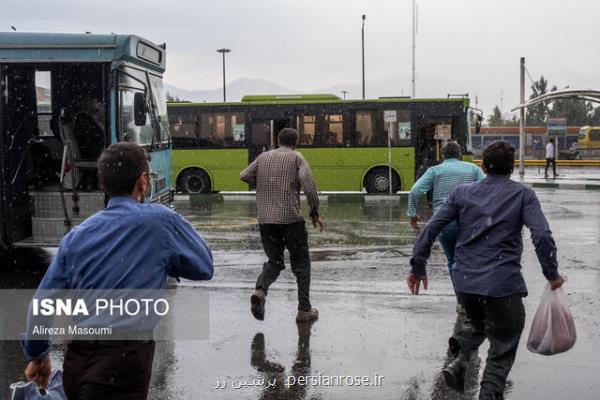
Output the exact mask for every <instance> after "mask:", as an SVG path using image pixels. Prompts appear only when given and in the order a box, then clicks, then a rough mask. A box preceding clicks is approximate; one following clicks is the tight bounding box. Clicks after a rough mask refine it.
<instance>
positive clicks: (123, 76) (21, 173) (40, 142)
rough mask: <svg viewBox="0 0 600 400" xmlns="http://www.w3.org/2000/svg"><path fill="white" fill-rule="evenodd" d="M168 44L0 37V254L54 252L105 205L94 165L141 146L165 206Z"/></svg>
mask: <svg viewBox="0 0 600 400" xmlns="http://www.w3.org/2000/svg"><path fill="white" fill-rule="evenodd" d="M165 65H166V52H165V46H164V45H162V46H159V45H156V44H154V43H152V42H151V41H149V40H146V39H143V38H141V37H138V36H134V35H115V34H109V35H98V34H60V33H20V32H4V33H0V149H1V151H0V248H1V249H4V250H6V249H7V248H9V247H12V246H55V245H56V244H58V242H59V241H60V239H61V238H62V236H64V235H65V234H66V233H67V232H68V231H69V230H70V229H71V228H72V227H74V226H75V225H77V224H78V223H80V222H81V221H82V220H83V219H85V218H86V217H88V216H90V215H91V214H93V213H95V212H96V211H98V210H100V209H101V208H103V207H104V206H105V201H106V199H105V197H104V194H103V193H102V191H101V190H100V188H99V187H98V182H97V171H96V161H97V159H98V156H99V155H100V153H101V152H102V150H103V149H104V148H106V147H107V146H109V145H110V144H111V143H115V142H118V141H130V142H135V143H138V144H140V145H142V146H144V147H145V148H146V149H147V150H148V152H149V154H150V157H151V165H152V169H153V171H154V172H156V174H157V175H156V176H155V177H154V179H153V185H152V189H153V191H152V192H153V194H152V199H151V201H154V202H161V203H165V204H168V203H170V201H171V199H172V185H171V175H172V174H171V138H170V135H169V126H168V121H167V107H166V101H165V93H164V90H163V82H162V75H163V73H164V71H165Z"/></svg>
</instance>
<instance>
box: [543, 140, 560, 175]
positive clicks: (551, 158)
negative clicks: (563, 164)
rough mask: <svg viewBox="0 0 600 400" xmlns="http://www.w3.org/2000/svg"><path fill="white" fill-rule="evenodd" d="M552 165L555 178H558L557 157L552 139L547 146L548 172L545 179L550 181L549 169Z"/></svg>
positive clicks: (546, 171) (545, 172)
mask: <svg viewBox="0 0 600 400" xmlns="http://www.w3.org/2000/svg"><path fill="white" fill-rule="evenodd" d="M550 164H552V173H553V177H554V178H556V177H557V176H558V174H557V173H556V156H555V151H554V138H550V140H549V141H548V144H547V145H546V170H545V171H544V178H546V179H548V167H549V166H550Z"/></svg>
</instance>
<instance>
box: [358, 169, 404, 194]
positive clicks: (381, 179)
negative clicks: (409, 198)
mask: <svg viewBox="0 0 600 400" xmlns="http://www.w3.org/2000/svg"><path fill="white" fill-rule="evenodd" d="M365 188H366V189H367V193H389V192H390V176H389V170H388V168H385V167H378V168H373V169H372V170H371V171H369V173H368V174H367V176H366V178H365ZM399 189H400V177H399V176H398V174H397V173H396V171H394V170H392V193H396V192H397V191H398V190H399Z"/></svg>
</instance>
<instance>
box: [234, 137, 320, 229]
mask: <svg viewBox="0 0 600 400" xmlns="http://www.w3.org/2000/svg"><path fill="white" fill-rule="evenodd" d="M240 179H241V180H242V181H244V182H247V183H249V184H256V208H257V214H258V216H257V219H258V223H259V224H291V223H293V222H298V221H304V218H303V217H302V214H300V188H302V189H304V194H306V199H307V201H308V206H309V207H310V213H311V215H318V213H319V197H318V195H317V187H316V185H315V181H314V179H313V176H312V172H311V171H310V167H309V166H308V163H307V162H306V160H305V159H304V156H302V154H300V153H298V152H297V151H294V150H293V149H291V148H289V147H285V146H280V147H279V148H277V149H275V150H271V151H267V152H265V153H261V154H260V155H259V156H258V157H257V158H256V160H254V161H253V162H252V163H251V164H250V165H249V166H248V167H247V168H246V169H245V170H243V171H242V172H241V173H240Z"/></svg>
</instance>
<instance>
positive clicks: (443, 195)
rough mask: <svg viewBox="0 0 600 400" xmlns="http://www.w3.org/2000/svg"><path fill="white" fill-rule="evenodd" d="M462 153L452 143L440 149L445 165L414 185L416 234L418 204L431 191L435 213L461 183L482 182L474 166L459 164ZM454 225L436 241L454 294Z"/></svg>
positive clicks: (412, 209)
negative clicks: (446, 263)
mask: <svg viewBox="0 0 600 400" xmlns="http://www.w3.org/2000/svg"><path fill="white" fill-rule="evenodd" d="M461 156H462V152H461V150H460V145H459V144H458V143H456V142H454V141H449V142H447V143H446V144H444V146H442V158H443V159H444V162H442V163H441V164H440V165H436V166H435V167H431V168H429V169H428V170H427V171H426V172H425V173H424V174H423V176H421V177H420V178H419V180H418V181H417V182H416V183H415V184H414V185H413V187H412V189H411V190H410V194H409V195H408V212H407V214H408V216H409V217H410V225H411V226H412V227H413V228H414V229H415V230H417V231H418V230H419V223H418V221H419V216H418V215H417V204H418V202H419V198H420V197H421V195H423V194H424V193H427V192H429V191H431V190H432V191H433V212H434V213H435V212H436V211H437V210H438V209H439V208H440V207H441V206H442V204H444V202H445V201H446V199H447V198H448V195H449V194H450V192H451V191H452V190H454V189H455V188H456V187H457V186H459V185H462V184H463V183H471V182H476V181H480V180H482V179H483V178H485V175H484V174H483V172H482V171H481V168H479V167H478V166H476V165H475V164H472V163H468V162H464V161H460V158H461ZM456 234H457V225H456V221H452V222H450V223H449V224H448V225H446V226H445V227H444V228H443V229H442V231H441V232H440V234H439V236H438V237H437V240H438V241H439V242H440V244H441V245H442V249H443V250H444V254H445V255H446V258H447V259H448V273H449V274H450V279H451V281H452V286H453V287H454V293H455V294H457V292H456V284H455V282H454V274H453V273H452V266H453V265H454V249H455V247H456ZM456 298H457V303H458V304H457V307H456V308H457V311H460V312H463V307H462V306H461V301H460V298H459V296H458V294H457V296H456Z"/></svg>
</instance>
